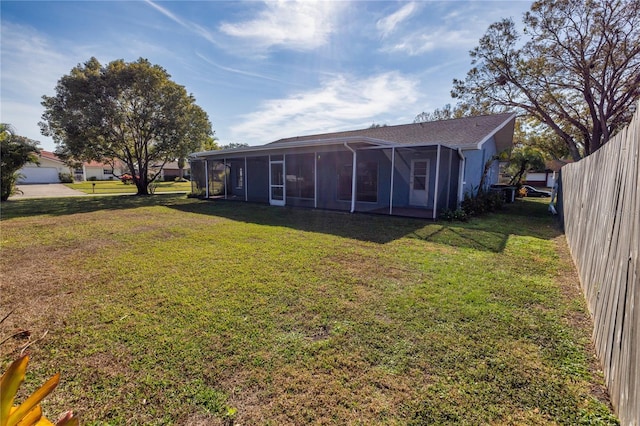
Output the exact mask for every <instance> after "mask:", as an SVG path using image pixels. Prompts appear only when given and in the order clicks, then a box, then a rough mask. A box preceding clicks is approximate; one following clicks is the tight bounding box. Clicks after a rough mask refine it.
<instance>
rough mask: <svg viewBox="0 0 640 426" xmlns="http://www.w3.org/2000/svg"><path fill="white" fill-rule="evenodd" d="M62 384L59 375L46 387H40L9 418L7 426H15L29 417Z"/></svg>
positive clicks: (47, 383)
mask: <svg viewBox="0 0 640 426" xmlns="http://www.w3.org/2000/svg"><path fill="white" fill-rule="evenodd" d="M59 382H60V373H57V374H56V375H55V376H53V377H52V378H50V379H49V380H47V381H46V383H45V384H44V385H42V386H41V387H40V389H38V390H37V391H35V392H34V393H32V394H31V395H30V396H29V398H27V399H26V400H25V401H24V402H23V403H22V404H20V406H19V407H18V409H17V410H15V411H14V412H13V413H11V415H10V416H9V419H8V421H7V423H6V426H15V425H17V424H18V422H19V421H20V420H21V419H22V418H23V417H24V416H26V415H27V413H29V412H30V411H31V410H32V409H33V408H34V407H36V406H38V404H40V401H42V400H43V399H44V398H45V397H46V396H47V395H49V394H50V393H51V391H53V390H54V389H55V387H56V386H58V383H59Z"/></svg>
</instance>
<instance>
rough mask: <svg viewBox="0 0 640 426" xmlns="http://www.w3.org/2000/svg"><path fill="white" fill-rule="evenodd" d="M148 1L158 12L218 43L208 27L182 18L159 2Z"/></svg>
mask: <svg viewBox="0 0 640 426" xmlns="http://www.w3.org/2000/svg"><path fill="white" fill-rule="evenodd" d="M146 3H147V4H148V5H149V6H151V7H153V8H154V9H155V10H157V11H158V12H160V13H161V14H163V15H164V16H166V17H167V18H169V19H171V20H172V21H173V22H175V23H176V24H178V25H180V26H181V27H183V28H186V29H187V30H189V31H191V32H192V33H194V34H196V35H198V36H200V37H202V38H204V39H205V40H207V41H209V42H211V43H213V44H216V39H215V38H214V37H213V34H211V32H210V31H208V30H207V29H206V28H204V27H202V26H201V25H198V24H196V23H194V22H191V21H187V20H184V19H182V18H180V17H179V16H178V15H176V14H174V13H172V12H171V11H169V10H168V9H165V8H164V7H162V6H160V5H159V4H156V3H154V2H152V1H151V0H146Z"/></svg>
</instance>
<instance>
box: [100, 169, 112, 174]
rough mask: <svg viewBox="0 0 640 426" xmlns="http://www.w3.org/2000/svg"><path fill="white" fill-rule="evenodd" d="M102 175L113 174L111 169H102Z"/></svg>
mask: <svg viewBox="0 0 640 426" xmlns="http://www.w3.org/2000/svg"><path fill="white" fill-rule="evenodd" d="M102 174H103V175H112V174H113V170H111V169H102Z"/></svg>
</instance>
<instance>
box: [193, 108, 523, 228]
mask: <svg viewBox="0 0 640 426" xmlns="http://www.w3.org/2000/svg"><path fill="white" fill-rule="evenodd" d="M514 123H515V114H496V115H486V116H477V117H465V118H459V119H453V120H443V121H434V122H425V123H416V124H406V125H399V126H385V127H376V128H368V129H362V130H354V131H346V132H336V133H326V134H320V135H310V136H300V137H293V138H288V139H281V140H278V141H276V142H272V143H269V144H266V145H261V146H249V147H242V148H236V149H229V150H218V151H206V152H198V153H194V154H191V155H190V157H189V161H190V164H191V179H192V182H193V185H194V189H195V190H196V191H201V192H202V193H203V194H204V195H205V196H206V197H224V198H226V199H236V200H244V201H254V202H264V203H269V204H271V205H276V206H284V205H290V206H302V207H312V208H320V209H332V210H345V211H350V212H356V211H359V212H374V213H384V214H393V215H402V216H417V217H428V218H434V219H435V218H436V217H437V214H438V213H439V212H440V211H442V210H444V209H447V208H450V209H455V208H456V207H457V206H458V205H459V203H460V201H461V200H462V199H463V197H464V194H465V193H471V192H475V191H477V189H478V186H479V185H480V181H481V178H482V175H483V171H484V166H485V163H487V162H488V161H490V160H491V159H492V157H493V156H494V155H495V154H497V153H498V152H501V151H503V150H505V149H507V148H510V147H511V146H512V143H513V128H514ZM354 170H355V173H354ZM497 180H498V162H497V161H493V162H492V163H491V166H490V167H489V169H488V170H487V176H486V178H485V184H486V185H487V186H488V185H490V184H493V183H496V182H497Z"/></svg>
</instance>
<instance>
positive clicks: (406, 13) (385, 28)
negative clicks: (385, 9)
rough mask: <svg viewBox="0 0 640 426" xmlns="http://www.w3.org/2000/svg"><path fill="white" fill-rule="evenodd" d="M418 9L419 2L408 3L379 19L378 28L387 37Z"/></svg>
mask: <svg viewBox="0 0 640 426" xmlns="http://www.w3.org/2000/svg"><path fill="white" fill-rule="evenodd" d="M417 10H418V5H417V3H415V2H411V3H407V4H405V5H404V6H402V7H401V8H400V9H398V10H397V11H396V12H394V13H392V14H391V15H389V16H386V17H384V18H382V19H380V20H378V22H377V23H376V28H377V29H378V30H379V31H380V32H381V33H382V37H387V36H388V35H389V34H391V33H393V32H394V31H395V29H396V27H397V26H398V25H399V24H400V23H402V22H403V21H405V20H407V19H408V18H409V17H410V16H411V15H413V14H414V13H415V12H416V11H417Z"/></svg>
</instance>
